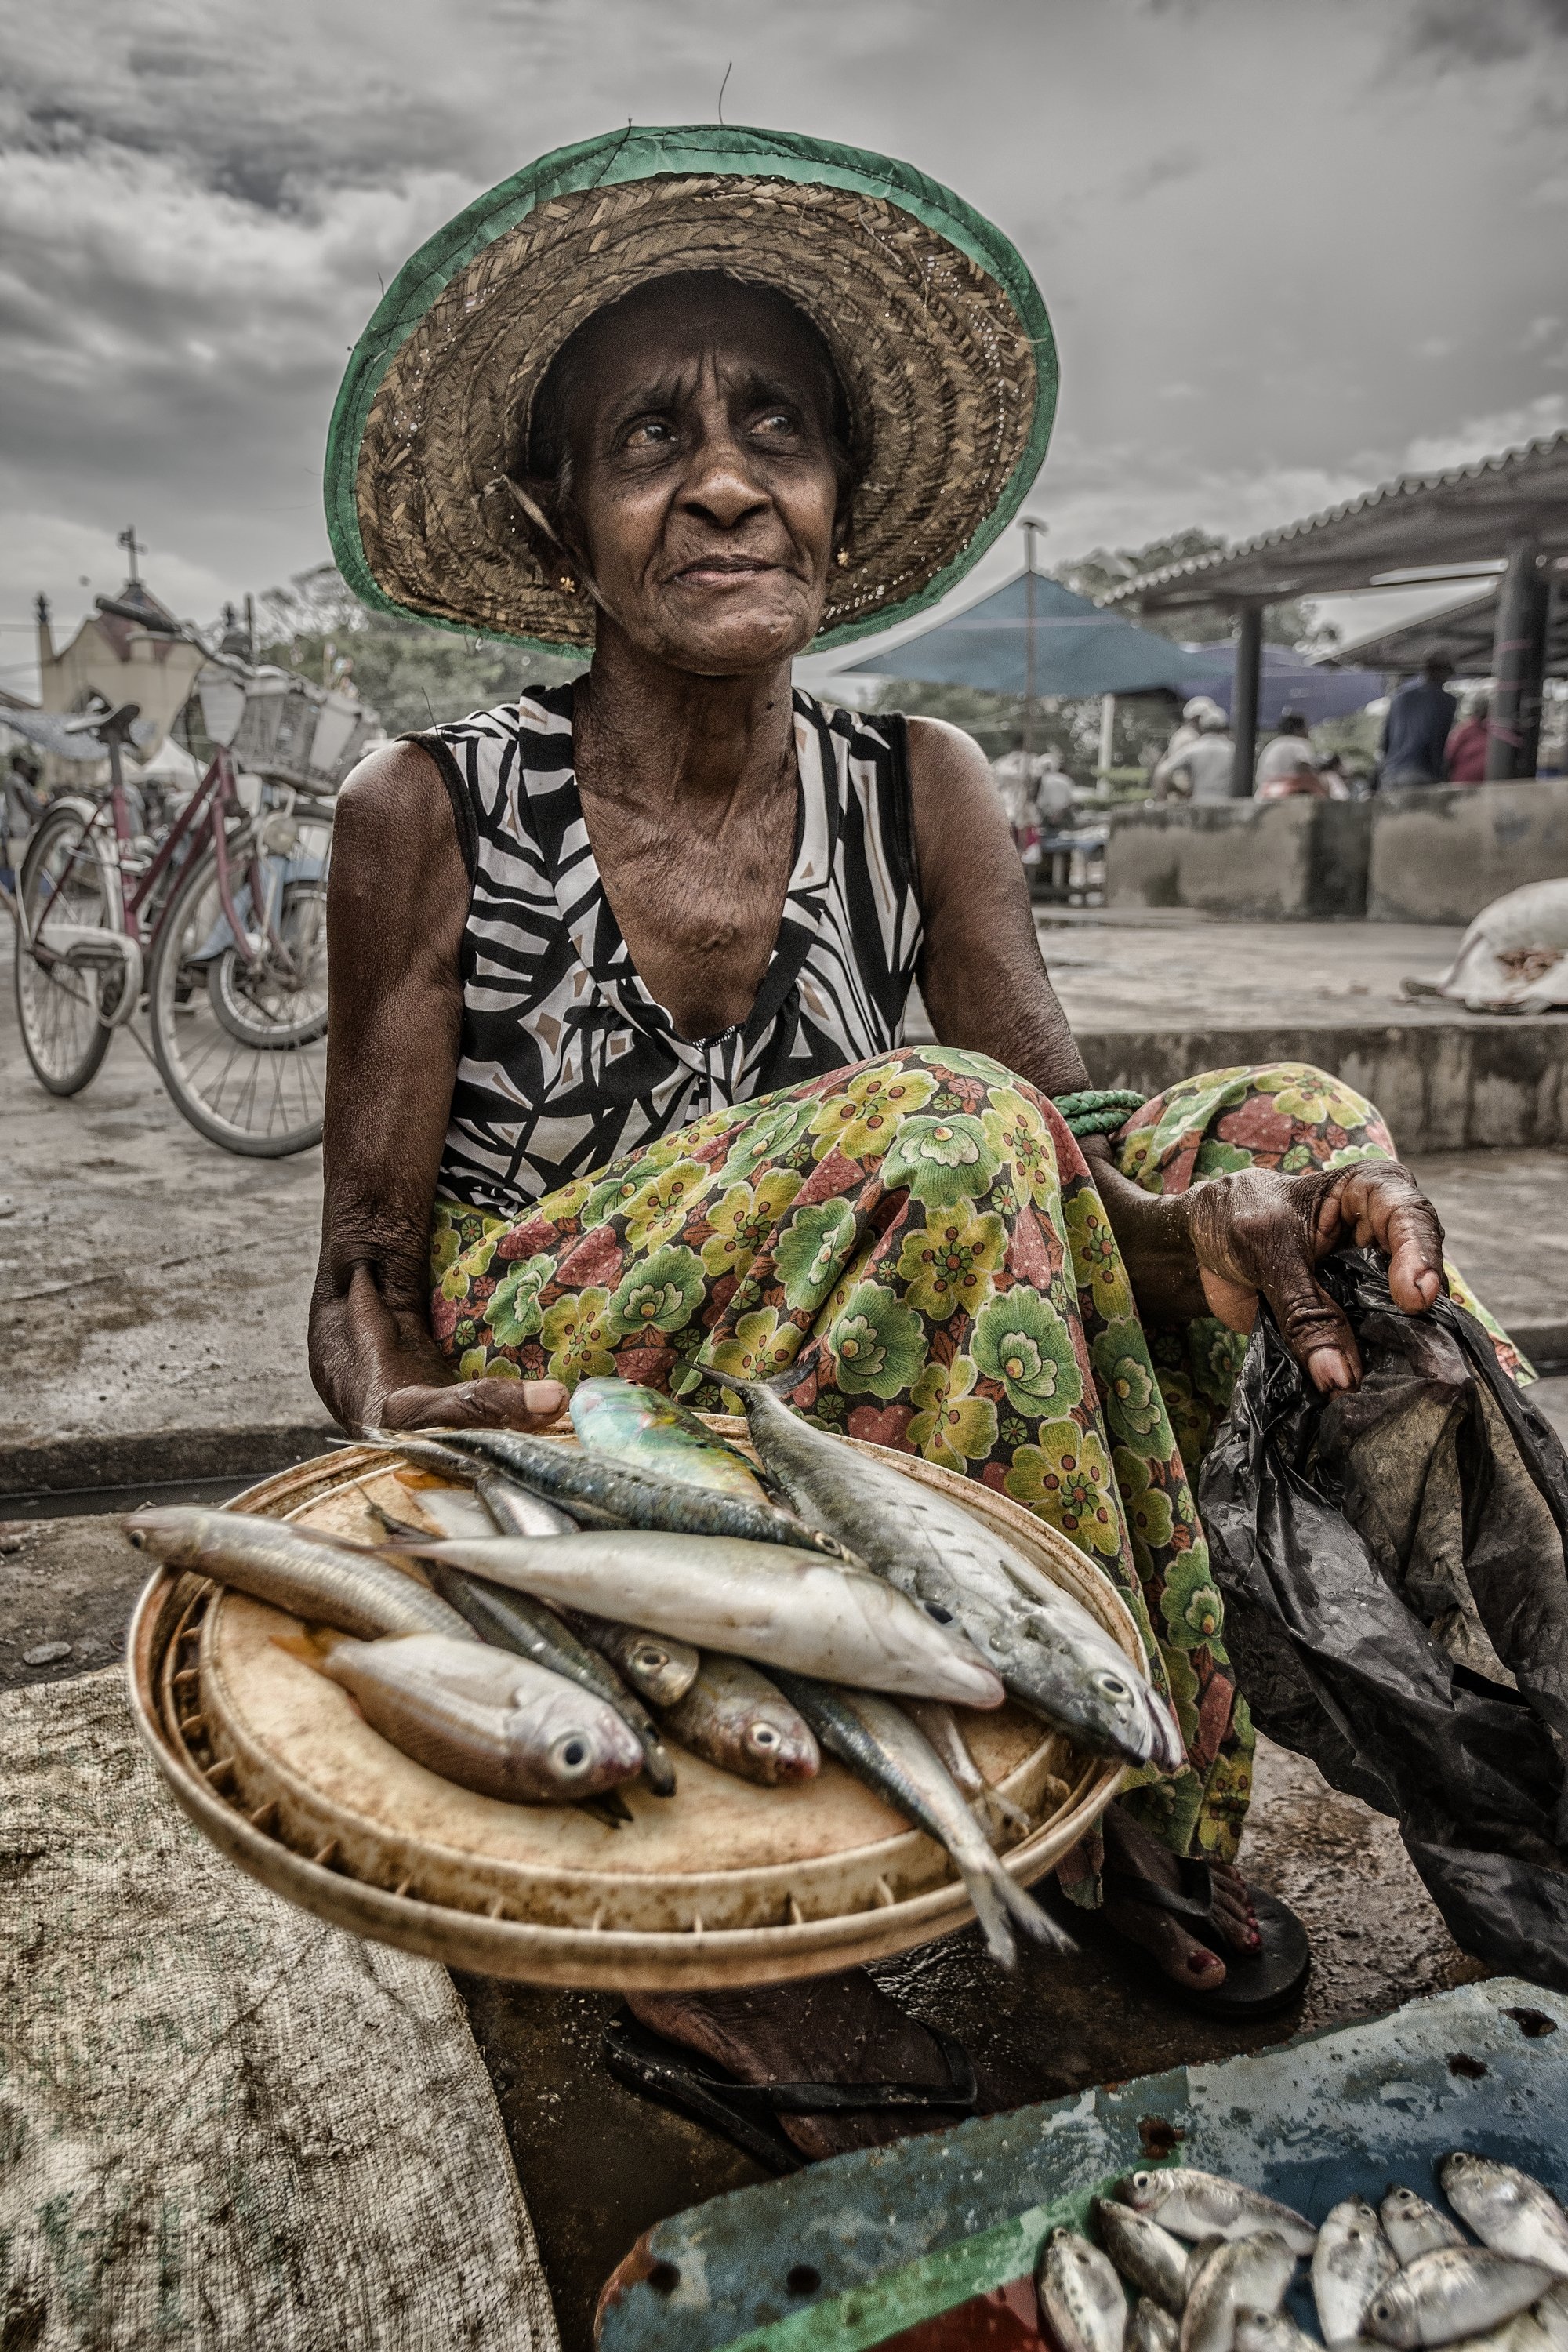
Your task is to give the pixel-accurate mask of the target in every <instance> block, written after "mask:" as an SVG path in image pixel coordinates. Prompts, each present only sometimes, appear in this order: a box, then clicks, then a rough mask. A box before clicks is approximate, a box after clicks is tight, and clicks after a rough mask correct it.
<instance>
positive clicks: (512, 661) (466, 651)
mask: <svg viewBox="0 0 1568 2352" xmlns="http://www.w3.org/2000/svg"><path fill="white" fill-rule="evenodd" d="M261 602H262V605H263V607H264V609H265V614H266V618H265V620H264V621H263V623H262V625H261V627H260V630H259V632H258V634H260V635H261V636H262V637H263V639H264V640H265V642H264V643H263V644H262V646H261V647H260V649H259V657H260V659H261V660H263V661H267V662H276V663H278V664H279V667H282V668H284V669H292V670H298V671H299V672H300V675H301V677H309V678H311V679H313V680H314V681H315V682H316V683H317V684H319V685H331V684H334V683H337V682H339V681H342V680H345V679H347V680H352V682H353V687H354V688H355V691H356V692H357V693H358V694H359V695H360V696H361V697H362V698H363V700H364V701H366V702H367V703H369V704H370V706H371V708H372V709H374V710H376V711H378V712H379V713H380V715H381V720H382V724H383V725H384V727H385V729H386V730H387V732H388V734H391V735H396V734H401V733H402V732H404V731H405V730H411V729H416V728H421V727H434V726H437V725H439V724H440V723H441V722H442V721H443V720H446V719H463V718H466V717H467V716H468V712H469V711H470V710H486V709H489V708H490V707H491V706H492V705H493V704H495V703H498V702H505V701H507V700H509V699H510V698H514V697H515V696H516V695H517V694H518V693H519V691H520V690H521V688H522V687H524V686H557V685H559V684H560V683H561V682H562V681H563V679H565V678H568V677H575V676H576V674H577V672H578V671H579V670H580V669H582V668H583V667H584V660H567V659H564V658H563V657H561V656H552V655H546V654H530V653H526V652H525V651H524V650H523V648H522V647H521V646H510V645H503V644H501V643H500V642H498V640H496V639H495V638H493V637H481V636H478V635H475V636H469V635H457V634H455V633H454V632H453V631H451V630H449V629H437V628H434V627H432V626H431V625H429V624H428V623H427V622H425V621H413V620H404V619H402V618H401V617H400V616H399V615H397V614H393V613H375V612H372V610H371V609H370V607H369V605H367V604H361V602H360V600H359V598H358V597H357V596H356V595H355V594H354V593H353V589H352V588H351V587H350V586H349V584H348V583H347V581H346V580H344V579H343V577H342V573H341V572H339V571H338V570H337V568H336V566H335V565H333V564H331V563H320V564H318V565H317V566H316V567H315V569H314V570H313V571H310V572H299V573H298V574H296V576H295V578H294V579H292V580H291V581H290V582H289V585H288V587H287V588H269V589H268V591H267V593H266V594H265V595H264V596H263V597H262V599H261ZM584 659H585V656H584Z"/></svg>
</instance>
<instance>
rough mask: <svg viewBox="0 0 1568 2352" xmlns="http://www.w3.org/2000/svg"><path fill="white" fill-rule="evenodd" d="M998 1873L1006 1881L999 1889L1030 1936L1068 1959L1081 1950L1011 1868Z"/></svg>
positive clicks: (1011, 1911) (1015, 1917) (1049, 1949)
mask: <svg viewBox="0 0 1568 2352" xmlns="http://www.w3.org/2000/svg"><path fill="white" fill-rule="evenodd" d="M997 1876H998V1877H999V1878H1000V1880H1001V1882H1002V1885H1001V1886H1000V1887H999V1888H998V1889H997V1892H998V1893H999V1894H1000V1895H1002V1900H1003V1901H1004V1903H1005V1905H1006V1906H1007V1908H1008V1911H1009V1912H1010V1913H1011V1914H1012V1916H1013V1917H1014V1919H1016V1922H1017V1924H1018V1926H1019V1927H1022V1929H1023V1930H1024V1933H1025V1934H1026V1936H1027V1937H1030V1938H1031V1939H1032V1940H1033V1941H1034V1942H1035V1943H1037V1944H1040V1945H1043V1946H1044V1948H1045V1949H1046V1950H1047V1952H1056V1953H1058V1955H1059V1956H1060V1957H1061V1958H1064V1959H1065V1958H1067V1957H1068V1955H1069V1954H1070V1953H1073V1952H1076V1951H1077V1949H1078V1946H1077V1945H1076V1944H1075V1943H1074V1941H1073V1939H1072V1937H1070V1936H1069V1935H1068V1931H1067V1929H1066V1928H1065V1927H1062V1926H1061V1925H1060V1923H1059V1922H1058V1921H1057V1920H1055V1919H1053V1918H1052V1916H1051V1915H1050V1913H1049V1912H1048V1911H1047V1910H1046V1909H1045V1908H1044V1907H1043V1906H1041V1905H1040V1904H1038V1903H1037V1902H1036V1900H1035V1898H1034V1896H1033V1895H1031V1894H1030V1893H1029V1890H1028V1888H1027V1887H1026V1886H1020V1885H1019V1884H1018V1882H1017V1880H1016V1878H1015V1877H1014V1876H1013V1875H1012V1874H1011V1873H1010V1872H1009V1871H1006V1870H1003V1869H1001V1868H1000V1867H998V1870H997ZM1004 1890H1005V1891H1004Z"/></svg>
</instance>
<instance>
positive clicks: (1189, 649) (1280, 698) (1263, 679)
mask: <svg viewBox="0 0 1568 2352" xmlns="http://www.w3.org/2000/svg"><path fill="white" fill-rule="evenodd" d="M1176 651H1177V652H1178V653H1179V654H1180V656H1181V660H1182V679H1183V691H1184V693H1187V694H1207V695H1210V696H1212V697H1213V698H1214V700H1215V702H1217V703H1218V704H1220V706H1221V708H1222V709H1224V710H1226V712H1227V713H1228V711H1229V709H1230V698H1231V690H1232V688H1233V687H1234V686H1235V683H1236V648H1235V646H1226V645H1219V646H1178V647H1177V648H1176ZM1387 690H1388V689H1387V686H1386V683H1385V681H1384V675H1383V672H1382V671H1381V670H1376V669H1323V668H1320V667H1318V666H1317V664H1316V663H1314V662H1313V660H1312V658H1311V656H1310V655H1308V654H1299V653H1297V652H1296V651H1295V650H1294V648H1293V647H1292V646H1264V648H1263V663H1262V669H1261V673H1260V675H1259V677H1258V725H1259V727H1262V728H1266V729H1267V728H1271V727H1278V726H1279V714H1280V712H1281V711H1282V710H1299V711H1300V714H1301V716H1302V718H1303V719H1305V720H1306V722H1307V724H1308V726H1309V727H1316V726H1317V725H1318V723H1319V721H1320V720H1321V719H1344V718H1347V717H1348V716H1349V714H1350V713H1351V712H1352V710H1364V709H1365V708H1366V706H1367V704H1368V703H1369V702H1375V701H1376V699H1377V698H1378V696H1379V695H1380V694H1385V693H1386V692H1387Z"/></svg>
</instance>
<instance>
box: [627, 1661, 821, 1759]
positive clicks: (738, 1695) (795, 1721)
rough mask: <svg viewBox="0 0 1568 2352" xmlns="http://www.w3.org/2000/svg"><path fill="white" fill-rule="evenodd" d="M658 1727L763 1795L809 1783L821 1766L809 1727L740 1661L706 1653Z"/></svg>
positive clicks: (775, 1690) (776, 1688)
mask: <svg viewBox="0 0 1568 2352" xmlns="http://www.w3.org/2000/svg"><path fill="white" fill-rule="evenodd" d="M664 1727H665V1729H666V1730H667V1731H668V1734H669V1736H670V1738H672V1739H675V1740H678V1741H679V1744H680V1746H681V1747H682V1748H688V1749H689V1751H690V1753H691V1754H692V1755H693V1756H701V1757H704V1758H706V1759H707V1761H708V1762H709V1763H710V1764H717V1765H718V1766H719V1767H720V1769H721V1770H722V1771H725V1772H733V1773H735V1774H737V1775H738V1776H739V1778H740V1779H741V1780H755V1781H757V1782H758V1783H760V1785H761V1786H762V1787H763V1788H764V1789H773V1788H777V1787H778V1786H779V1784H780V1783H781V1782H782V1781H787V1780H815V1779H816V1774H817V1772H818V1770H819V1769H820V1767H821V1763H822V1757H821V1754H820V1751H819V1750H818V1748H817V1745H816V1738H814V1736H813V1734H812V1730H811V1727H810V1725H809V1724H807V1723H806V1722H805V1720H804V1718H803V1717H802V1716H801V1714H800V1711H799V1709H798V1708H797V1707H795V1706H791V1704H790V1702H789V1700H788V1699H787V1698H785V1696H784V1693H783V1691H782V1690H780V1688H779V1686H778V1685H777V1684H776V1683H774V1682H770V1681H769V1679H768V1677H767V1675H764V1674H762V1673H760V1672H759V1671H758V1669H757V1668H756V1667H755V1666H752V1665H749V1664H747V1663H746V1661H745V1659H744V1658H726V1657H721V1656H720V1655H719V1654H717V1653H716V1652H714V1651H711V1650H710V1651H707V1652H705V1653H704V1654H703V1656H702V1662H701V1664H700V1666H699V1667H698V1670H697V1675H696V1678H695V1680H694V1681H693V1683H692V1684H691V1686H690V1688H689V1690H688V1691H687V1693H686V1695H685V1696H684V1697H683V1698H681V1699H679V1700H678V1701H677V1703H676V1705H675V1706H672V1707H667V1708H666V1709H665V1712H664Z"/></svg>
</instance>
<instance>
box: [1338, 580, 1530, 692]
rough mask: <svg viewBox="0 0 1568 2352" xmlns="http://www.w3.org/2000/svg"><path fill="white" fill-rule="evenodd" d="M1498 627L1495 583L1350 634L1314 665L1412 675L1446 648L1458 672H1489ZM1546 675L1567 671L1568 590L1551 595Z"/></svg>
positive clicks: (1480, 674) (1473, 674) (1475, 674)
mask: <svg viewBox="0 0 1568 2352" xmlns="http://www.w3.org/2000/svg"><path fill="white" fill-rule="evenodd" d="M1496 627H1497V587H1496V585H1495V583H1494V584H1493V585H1491V586H1489V588H1488V589H1487V591H1486V593H1485V594H1484V595H1480V596H1476V595H1469V594H1467V595H1464V596H1461V597H1460V598H1459V599H1458V602H1457V603H1455V604H1440V605H1439V606H1438V607H1437V610H1436V612H1435V613H1426V614H1423V615H1422V617H1421V618H1420V619H1419V620H1418V621H1401V622H1400V623H1399V624H1398V625H1397V626H1395V627H1393V628H1389V627H1384V628H1381V629H1369V630H1367V632H1366V633H1365V635H1363V636H1359V637H1349V638H1347V639H1346V640H1345V641H1344V642H1343V643H1342V644H1341V645H1337V646H1335V647H1334V649H1333V651H1332V652H1331V653H1327V654H1320V655H1318V656H1317V657H1316V666H1317V667H1327V668H1338V667H1340V666H1341V665H1342V664H1349V665H1350V666H1352V667H1356V668H1361V669H1381V670H1387V671H1389V672H1390V673H1391V674H1392V675H1394V676H1397V677H1409V676H1413V675H1414V673H1415V671H1416V670H1418V669H1419V668H1420V667H1421V665H1422V663H1423V662H1424V661H1425V660H1426V656H1427V655H1428V654H1446V655H1447V657H1448V659H1449V660H1450V661H1451V662H1452V663H1453V665H1454V668H1455V670H1456V671H1457V673H1458V676H1459V677H1490V676H1491V673H1492V659H1493V655H1492V641H1493V635H1494V633H1495V631H1496ZM1546 675H1547V677H1568V596H1564V595H1563V594H1561V593H1559V594H1558V595H1557V596H1555V597H1554V598H1553V599H1552V620H1551V627H1550V631H1549V634H1548V638H1547V646H1546Z"/></svg>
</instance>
